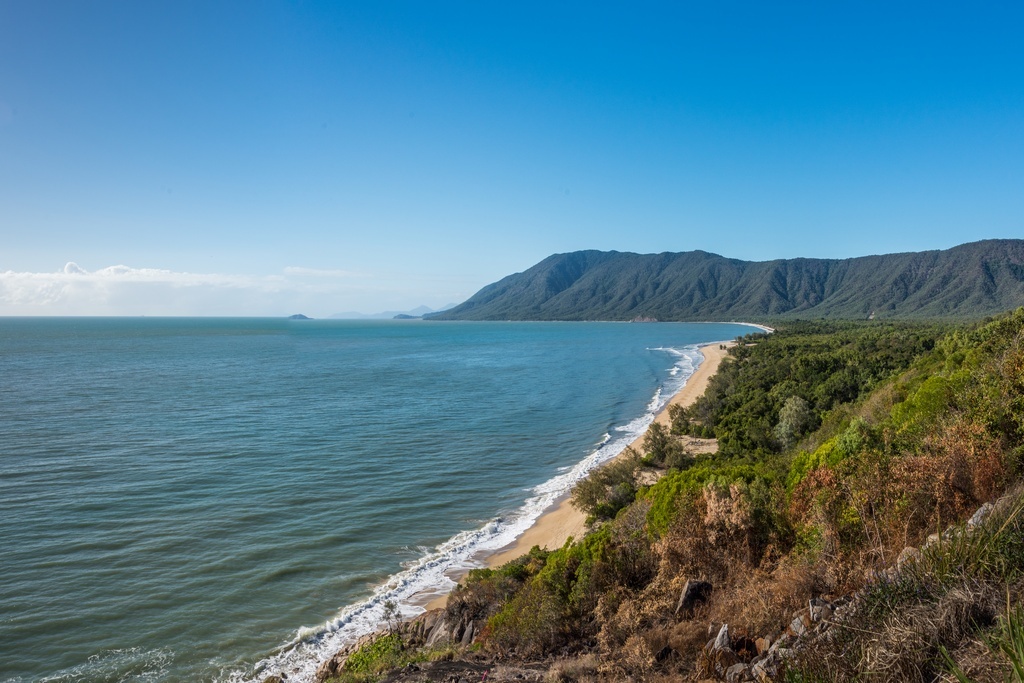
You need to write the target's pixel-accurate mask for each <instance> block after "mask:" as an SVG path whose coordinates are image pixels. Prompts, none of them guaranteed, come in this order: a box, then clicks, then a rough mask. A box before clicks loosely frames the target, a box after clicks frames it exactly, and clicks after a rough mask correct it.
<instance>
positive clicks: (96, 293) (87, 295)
mask: <svg viewBox="0 0 1024 683" xmlns="http://www.w3.org/2000/svg"><path fill="white" fill-rule="evenodd" d="M339 272H341V271H339ZM306 274H307V273H304V272H296V273H293V274H288V273H287V272H286V274H285V275H237V274H223V273H190V272H180V271H172V270H164V269H160V268H133V267H130V266H126V265H115V266H108V267H106V268H100V269H98V270H93V271H90V270H86V269H85V268H82V267H81V266H79V265H78V264H77V263H74V262H69V263H67V264H66V265H65V266H64V267H63V268H62V269H61V270H59V271H56V272H48V273H47V272H43V273H34V272H15V271H10V270H8V271H6V272H0V315H40V314H42V315H279V314H281V313H282V312H284V311H292V309H293V308H294V307H295V306H302V305H315V304H316V300H317V299H321V298H322V299H324V301H323V305H324V306H326V307H327V310H332V309H333V308H334V305H335V304H334V303H333V301H332V299H333V298H342V299H343V298H344V297H345V296H346V295H350V294H352V293H354V292H357V291H359V290H361V289H364V287H360V286H359V284H358V283H355V282H352V283H338V282H329V283H324V282H313V283H309V282H306V281H304V280H303V279H302V277H300V276H301V275H306Z"/></svg>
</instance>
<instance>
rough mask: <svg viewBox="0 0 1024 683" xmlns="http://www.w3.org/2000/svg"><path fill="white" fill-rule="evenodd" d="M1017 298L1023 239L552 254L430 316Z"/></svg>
mask: <svg viewBox="0 0 1024 683" xmlns="http://www.w3.org/2000/svg"><path fill="white" fill-rule="evenodd" d="M1018 306H1024V240H985V241H982V242H972V243H970V244H963V245H960V246H958V247H954V248H952V249H946V250H943V251H923V252H911V253H903V254H886V255H882V256H864V257H860V258H850V259H807V258H797V259H783V260H777V261H760V262H754V261H740V260H737V259H730V258H725V257H722V256H718V255H717V254H710V253H708V252H704V251H687V252H681V253H669V252H665V253H662V254H633V253H622V252H616V251H577V252H572V253H569V254H555V255H554V256H549V257H548V258H546V259H544V260H543V261H541V262H540V263H538V264H537V265H535V266H533V267H532V268H530V269H529V270H527V271H525V272H523V273H516V274H514V275H509V276H508V277H506V278H503V279H502V280H499V281H498V282H495V283H493V284H490V285H487V286H486V287H484V288H483V289H481V290H480V291H479V292H477V293H476V294H474V295H473V296H472V297H470V298H469V299H468V300H467V301H465V302H464V303H462V304H459V305H458V306H456V307H454V308H452V309H450V310H447V311H444V312H442V313H434V314H430V315H427V316H425V317H426V318H429V319H431V320H632V319H634V318H638V317H641V318H656V319H658V320H740V319H746V320H751V319H763V318H773V317H777V318H798V317H799V318H842V319H864V318H869V317H875V318H918V319H921V318H963V319H973V318H982V317H984V316H986V315H991V314H995V313H1000V312H1003V311H1006V310H1009V309H1012V308H1016V307H1018Z"/></svg>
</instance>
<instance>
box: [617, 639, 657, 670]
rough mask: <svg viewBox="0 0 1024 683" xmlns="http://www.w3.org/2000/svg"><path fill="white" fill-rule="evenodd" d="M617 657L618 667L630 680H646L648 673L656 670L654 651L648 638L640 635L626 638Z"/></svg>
mask: <svg viewBox="0 0 1024 683" xmlns="http://www.w3.org/2000/svg"><path fill="white" fill-rule="evenodd" d="M617 659H618V662H617V663H618V668H619V669H620V670H621V671H622V672H623V673H625V674H626V676H627V677H628V678H629V679H630V680H639V681H643V680H646V678H647V675H648V674H650V673H651V671H653V670H654V664H655V660H654V652H652V651H651V647H650V645H648V644H647V640H646V639H644V638H643V637H642V636H639V635H634V636H630V637H629V639H628V640H626V642H625V643H624V644H623V646H622V650H621V652H620V653H619V657H618V658H617Z"/></svg>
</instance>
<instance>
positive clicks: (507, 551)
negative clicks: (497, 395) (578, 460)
mask: <svg viewBox="0 0 1024 683" xmlns="http://www.w3.org/2000/svg"><path fill="white" fill-rule="evenodd" d="M734 344H735V342H723V343H715V344H707V345H705V346H702V347H700V352H701V354H703V356H704V360H703V361H702V362H701V364H700V366H699V367H698V368H697V371H696V372H695V373H693V375H692V376H691V377H690V378H689V379H688V380H687V381H686V385H685V386H684V387H683V388H682V389H680V390H679V392H678V393H676V395H675V396H673V397H672V399H671V400H670V401H669V402H668V403H667V404H665V407H664V408H662V410H661V412H659V413H658V415H657V416H655V418H654V421H655V422H658V423H660V424H663V425H665V426H666V427H668V426H669V415H668V409H669V406H673V405H680V406H688V405H690V404H691V403H693V402H694V401H696V400H697V398H698V397H700V395H701V394H703V393H704V390H705V389H706V388H707V386H708V381H709V380H710V379H711V377H712V376H713V375H714V374H715V372H717V371H718V366H719V364H721V362H722V359H723V358H725V356H726V349H728V348H729V347H731V346H733V345H734ZM723 347H724V348H723ZM642 442H643V436H641V437H639V438H638V439H636V441H634V442H633V443H632V444H631V446H632V447H633V448H634V449H636V450H638V451H639V450H640V446H641V443H642ZM585 532H586V516H585V515H584V514H583V513H582V512H580V511H579V510H577V509H576V508H575V507H573V506H572V503H571V502H570V500H569V496H568V495H566V496H565V497H564V498H563V499H562V500H561V501H559V502H558V503H557V504H556V505H554V506H552V508H551V509H549V510H548V511H547V512H545V513H544V514H543V515H541V516H540V517H539V518H538V519H537V521H536V522H535V523H534V524H533V526H531V527H530V528H529V529H527V530H526V532H524V533H523V535H522V536H520V537H519V538H518V539H516V540H515V542H514V543H512V544H511V545H509V546H507V547H505V548H502V549H501V550H498V551H497V552H495V553H492V554H491V555H488V556H487V557H484V558H482V559H483V561H484V563H485V564H486V565H487V566H488V567H492V568H493V567H498V566H500V565H503V564H505V563H506V562H509V561H510V560H514V559H515V558H517V557H519V556H520V555H525V554H526V553H528V552H529V551H530V548H532V547H533V546H535V545H536V546H540V547H541V548H547V549H549V550H554V549H556V548H560V547H562V546H563V545H565V542H566V540H567V539H568V538H569V537H570V536H572V537H573V538H580V537H582V536H583V534H584V533H585ZM447 600H448V596H447V595H439V596H436V597H433V598H432V599H431V600H430V601H429V602H428V603H427V604H426V605H425V607H426V609H428V610H430V609H435V608H439V607H444V606H445V603H446V602H447Z"/></svg>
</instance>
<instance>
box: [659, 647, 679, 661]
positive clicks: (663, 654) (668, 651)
mask: <svg viewBox="0 0 1024 683" xmlns="http://www.w3.org/2000/svg"><path fill="white" fill-rule="evenodd" d="M674 652H675V650H673V649H672V648H671V647H670V646H668V645H666V646H665V647H663V648H661V649H660V650H658V652H657V654H655V655H654V661H656V662H658V663H661V662H664V661H665V660H666V659H668V658H669V657H671V656H672V654H673V653H674Z"/></svg>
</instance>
